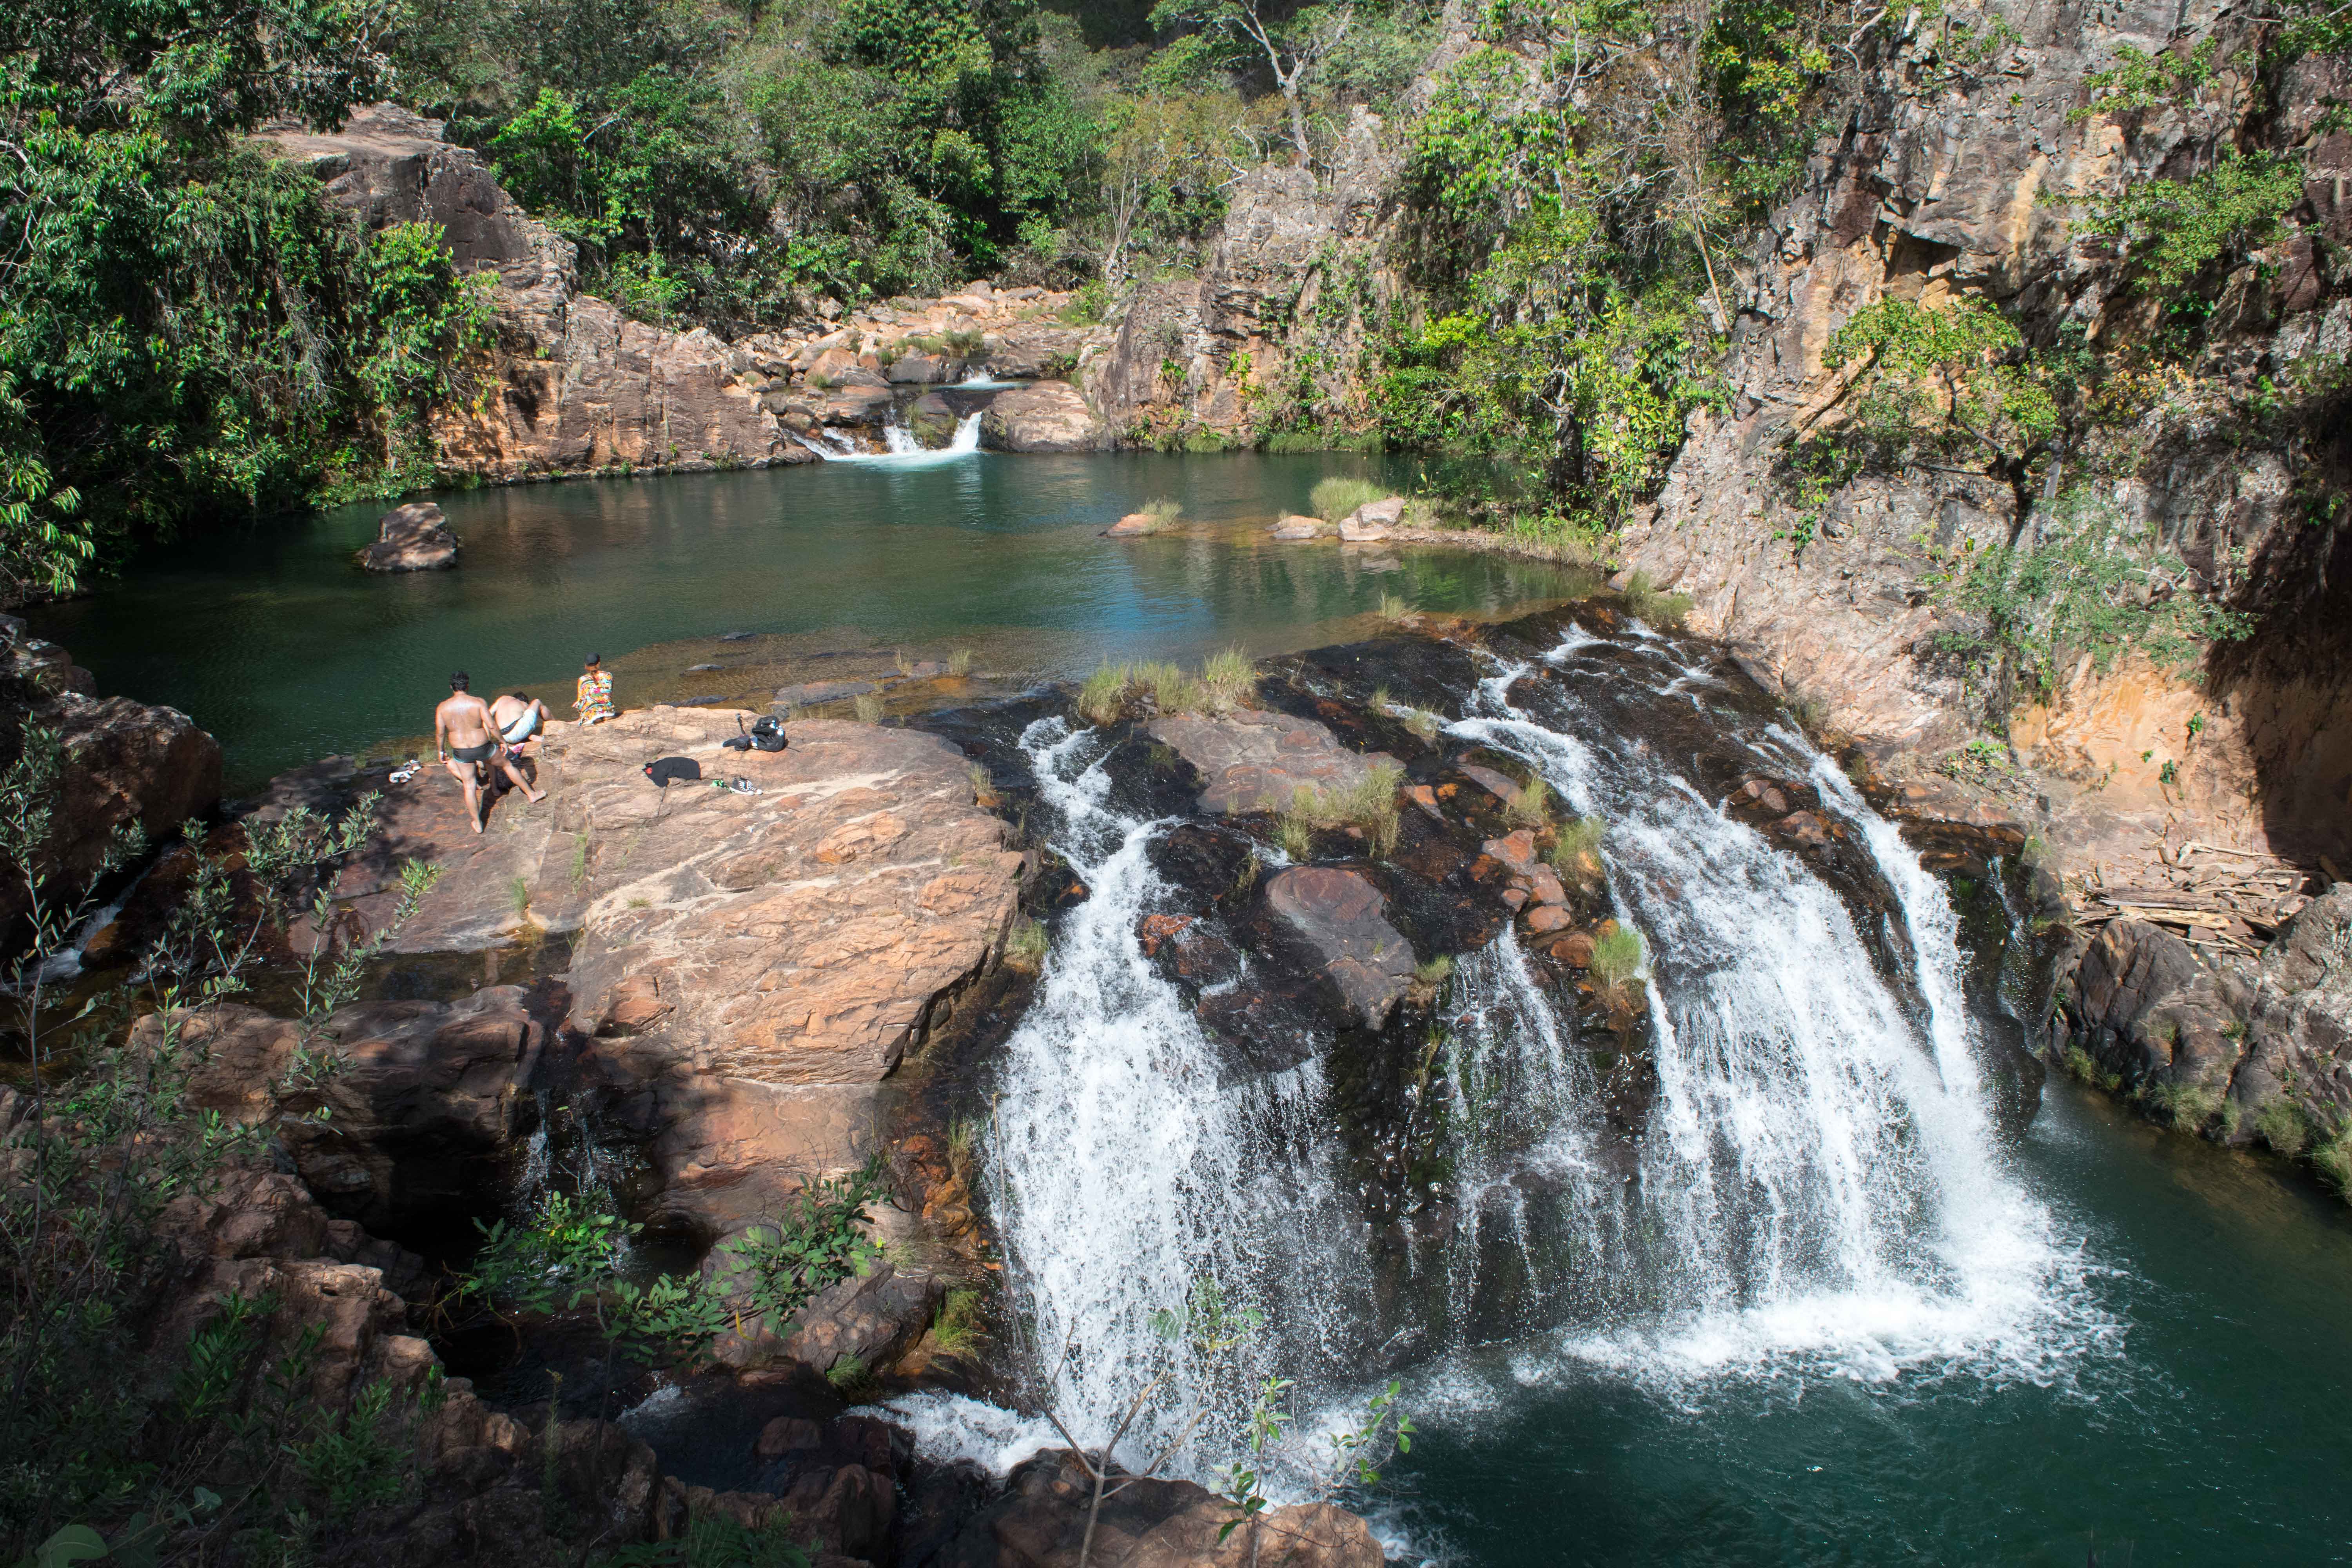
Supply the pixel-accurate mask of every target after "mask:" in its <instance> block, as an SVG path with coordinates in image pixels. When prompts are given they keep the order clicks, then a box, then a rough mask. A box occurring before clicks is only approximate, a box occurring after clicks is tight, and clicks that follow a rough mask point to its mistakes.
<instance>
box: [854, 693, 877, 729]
mask: <svg viewBox="0 0 2352 1568" xmlns="http://www.w3.org/2000/svg"><path fill="white" fill-rule="evenodd" d="M850 708H851V709H852V710H854V711H855V712H856V715H857V721H858V722H859V723H861V724H879V723H880V722H882V699H880V698H879V697H877V696H875V695H874V694H873V693H872V692H870V691H869V692H867V693H866V695H865V696H863V697H861V698H859V699H857V700H856V701H855V702H853V703H851V704H850Z"/></svg>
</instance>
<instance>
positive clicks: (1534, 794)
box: [1503, 778, 1551, 827]
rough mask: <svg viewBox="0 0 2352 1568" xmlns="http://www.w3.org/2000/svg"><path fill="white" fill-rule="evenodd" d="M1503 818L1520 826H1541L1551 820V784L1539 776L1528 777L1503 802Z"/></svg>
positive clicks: (1546, 824) (1547, 824)
mask: <svg viewBox="0 0 2352 1568" xmlns="http://www.w3.org/2000/svg"><path fill="white" fill-rule="evenodd" d="M1503 817H1504V820H1506V821H1507V822H1510V823H1513V824H1515V825H1517V826H1521V827H1543V826H1549V824H1550V822H1551V785H1549V784H1546V783H1545V782H1544V781H1543V780H1542V779H1540V778H1532V779H1529V780H1528V782H1527V783H1526V784H1522V785H1520V786H1519V791H1518V793H1517V795H1513V796H1511V798H1510V799H1509V800H1507V801H1505V802H1504V803H1503Z"/></svg>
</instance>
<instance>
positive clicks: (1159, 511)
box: [1140, 496, 1184, 528]
mask: <svg viewBox="0 0 2352 1568" xmlns="http://www.w3.org/2000/svg"><path fill="white" fill-rule="evenodd" d="M1140 510H1141V511H1142V513H1143V515H1144V516H1146V517H1148V518H1150V520H1151V526H1152V527H1154V528H1165V527H1167V526H1168V525H1169V524H1170V523H1171V522H1174V521H1176V520H1177V519H1178V518H1180V517H1181V516H1183V515H1184V503H1183V502H1182V501H1181V500H1177V499H1176V498H1175V497H1174V496H1153V497H1152V498H1151V499H1150V500H1148V501H1145V502H1144V503H1143V505H1142V507H1141V508H1140Z"/></svg>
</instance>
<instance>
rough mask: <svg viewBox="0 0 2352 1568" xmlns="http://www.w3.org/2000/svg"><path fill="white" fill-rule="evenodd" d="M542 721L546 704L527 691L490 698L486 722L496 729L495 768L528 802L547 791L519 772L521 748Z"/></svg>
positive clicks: (540, 796) (536, 732)
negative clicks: (497, 759)
mask: <svg viewBox="0 0 2352 1568" xmlns="http://www.w3.org/2000/svg"><path fill="white" fill-rule="evenodd" d="M546 722H547V704H546V703H544V702H541V700H539V699H538V698H536V697H533V696H532V695H531V694H530V692H528V691H510V692H509V693H507V694H506V695H505V696H503V697H493V698H491V699H490V723H491V724H492V726H494V727H495V728H496V729H497V731H498V732H499V772H500V773H504V774H506V775H507V777H508V778H509V779H510V780H512V781H513V783H514V786H515V788H517V789H519V790H520V791H522V793H523V798H525V799H526V800H530V801H532V802H538V801H542V800H545V799H546V798H547V792H546V791H545V790H543V789H533V788H531V787H530V783H529V781H527V780H526V779H524V777H523V776H522V773H521V772H520V767H521V763H522V749H523V747H524V746H525V745H527V744H528V743H529V742H530V738H531V737H532V736H533V735H536V734H538V733H539V729H540V726H541V725H542V724H544V723H546Z"/></svg>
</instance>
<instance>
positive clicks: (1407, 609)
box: [1377, 594, 1412, 621]
mask: <svg viewBox="0 0 2352 1568" xmlns="http://www.w3.org/2000/svg"><path fill="white" fill-rule="evenodd" d="M1377 614H1378V615H1379V616H1380V617H1381V619H1382V620H1384V621H1402V620H1403V619H1404V618H1405V617H1406V616H1410V615H1412V600H1410V599H1406V598H1402V597H1401V596H1399V595H1395V594H1382V595H1381V607H1380V609H1379V611H1378V612H1377Z"/></svg>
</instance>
